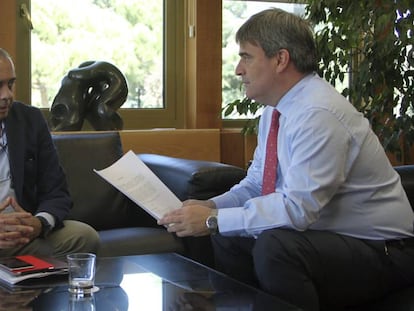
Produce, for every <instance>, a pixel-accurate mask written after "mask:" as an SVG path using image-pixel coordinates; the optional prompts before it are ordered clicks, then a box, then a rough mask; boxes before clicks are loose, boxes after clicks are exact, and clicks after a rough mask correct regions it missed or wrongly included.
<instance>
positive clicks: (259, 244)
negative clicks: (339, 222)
mask: <svg viewBox="0 0 414 311" xmlns="http://www.w3.org/2000/svg"><path fill="white" fill-rule="evenodd" d="M212 241H213V247H214V252H215V261H216V268H217V269H218V270H220V271H222V272H224V273H226V274H227V275H229V276H231V277H234V278H236V279H238V280H240V281H243V282H245V283H249V284H251V285H254V286H256V287H259V288H261V289H263V290H264V291H266V292H268V293H270V294H273V295H275V296H277V297H279V298H281V299H283V300H285V301H287V302H290V303H292V304H294V305H296V306H298V307H301V308H303V309H304V310H341V309H345V308H346V307H350V306H354V305H359V304H362V303H366V302H369V301H371V300H375V299H378V298H380V297H382V296H383V295H385V294H387V293H390V292H392V291H395V290H398V289H401V288H404V287H407V286H409V285H411V284H413V283H414V269H413V263H414V239H406V240H403V242H400V241H372V240H361V239H356V238H352V237H348V236H344V235H339V234H336V233H332V232H328V231H312V230H308V231H304V232H299V231H294V230H287V229H271V230H267V231H264V232H263V233H262V234H260V235H259V237H258V238H257V239H253V238H243V237H225V236H222V235H220V234H217V235H214V236H213V237H212Z"/></svg>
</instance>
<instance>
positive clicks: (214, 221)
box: [207, 216, 217, 229]
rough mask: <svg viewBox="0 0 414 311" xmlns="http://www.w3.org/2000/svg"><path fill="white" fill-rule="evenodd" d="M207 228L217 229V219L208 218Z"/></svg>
mask: <svg viewBox="0 0 414 311" xmlns="http://www.w3.org/2000/svg"><path fill="white" fill-rule="evenodd" d="M207 228H209V229H217V217H216V216H209V217H208V218H207Z"/></svg>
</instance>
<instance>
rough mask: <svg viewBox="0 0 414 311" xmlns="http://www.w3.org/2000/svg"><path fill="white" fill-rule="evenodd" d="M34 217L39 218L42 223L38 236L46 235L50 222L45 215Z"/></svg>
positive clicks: (49, 229) (50, 228)
mask: <svg viewBox="0 0 414 311" xmlns="http://www.w3.org/2000/svg"><path fill="white" fill-rule="evenodd" d="M36 218H37V219H39V220H40V223H41V224H42V231H41V232H40V236H41V237H42V238H45V237H47V235H48V234H49V232H50V231H51V230H52V226H51V225H50V223H49V222H48V221H47V219H46V218H45V217H42V216H36Z"/></svg>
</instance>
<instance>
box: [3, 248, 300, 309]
mask: <svg viewBox="0 0 414 311" xmlns="http://www.w3.org/2000/svg"><path fill="white" fill-rule="evenodd" d="M39 281H41V282H39ZM45 281H46V280H36V282H38V283H37V284H34V283H32V284H30V286H32V287H33V286H37V287H40V288H38V289H33V288H30V289H27V288H19V289H18V290H16V289H15V290H14V291H10V290H6V289H4V290H3V292H2V293H1V295H2V296H3V295H4V296H7V297H8V298H9V297H13V296H15V297H18V298H16V299H14V300H13V299H7V301H6V299H4V300H2V301H1V302H2V303H6V302H7V303H10V301H11V302H14V303H15V305H12V306H11V305H10V304H9V305H8V308H7V309H1V308H0V311H2V310H17V311H20V310H24V311H26V310H33V311H36V310H38V311H45V310H47V311H49V310H53V311H63V310H71V311H72V310H73V311H75V310H82V311H86V310H89V311H92V310H93V311H115V310H117V311H137V310H138V311H139V310H145V311H184V310H200V311H204V310H205V311H210V310H226V311H231V310H240V311H241V310H254V311H261V310H289V311H290V310H299V309H298V308H295V307H294V306H291V305H288V304H286V303H284V302H282V301H280V300H278V299H277V298H275V297H272V296H270V295H267V294H265V293H263V292H261V291H258V290H256V289H254V288H251V287H249V286H246V285H244V284H242V283H239V282H237V281H234V280H232V279H230V278H228V277H226V276H224V275H223V274H221V273H218V272H216V271H214V270H211V269H209V268H207V267H204V266H202V265H199V264H196V263H194V262H192V261H190V260H187V259H185V258H184V257H182V256H180V255H176V254H154V255H140V256H126V257H119V258H115V257H114V258H98V263H97V271H96V278H95V284H96V285H97V286H98V287H99V291H97V292H96V293H94V295H93V296H92V297H78V298H76V297H73V296H71V294H70V293H69V292H68V290H67V288H68V285H67V277H66V279H65V277H63V278H62V277H60V279H59V278H56V279H54V280H52V281H51V279H48V282H49V283H48V284H46V283H45ZM0 306H2V305H0ZM19 308H20V309H19Z"/></svg>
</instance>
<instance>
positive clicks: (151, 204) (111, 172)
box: [94, 150, 182, 220]
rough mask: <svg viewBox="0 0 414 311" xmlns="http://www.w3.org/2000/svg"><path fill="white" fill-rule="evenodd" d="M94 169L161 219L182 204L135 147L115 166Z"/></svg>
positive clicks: (156, 217)
mask: <svg viewBox="0 0 414 311" xmlns="http://www.w3.org/2000/svg"><path fill="white" fill-rule="evenodd" d="M94 171H95V172H96V173H97V174H98V175H99V176H101V177H102V178H103V179H105V180H106V181H107V182H109V183H110V184H111V185H113V186H114V187H115V188H117V189H118V190H119V191H121V192H122V193H123V194H125V195H126V196H127V197H128V198H130V199H131V200H132V201H133V202H135V203H136V204H137V205H139V206H140V207H141V208H143V209H144V210H146V211H147V212H148V213H149V214H150V215H152V216H153V217H154V218H155V219H157V220H158V219H160V218H161V217H162V216H164V214H165V213H167V212H169V211H172V210H174V209H177V208H180V207H181V205H182V203H181V201H180V200H179V199H178V198H177V197H176V196H175V194H174V193H173V192H172V191H171V190H170V189H169V188H168V187H167V186H166V185H165V184H164V183H163V182H162V181H161V180H160V179H159V178H158V177H157V176H156V175H155V174H154V173H153V172H152V171H151V170H150V169H149V168H148V166H146V165H145V163H144V162H142V160H141V159H140V158H138V156H137V155H136V154H135V153H134V152H133V151H131V150H130V151H128V152H127V153H125V154H124V156H123V157H122V158H120V159H119V160H118V161H116V162H115V163H114V164H112V165H111V166H109V167H107V168H104V169H102V170H96V169H94Z"/></svg>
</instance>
